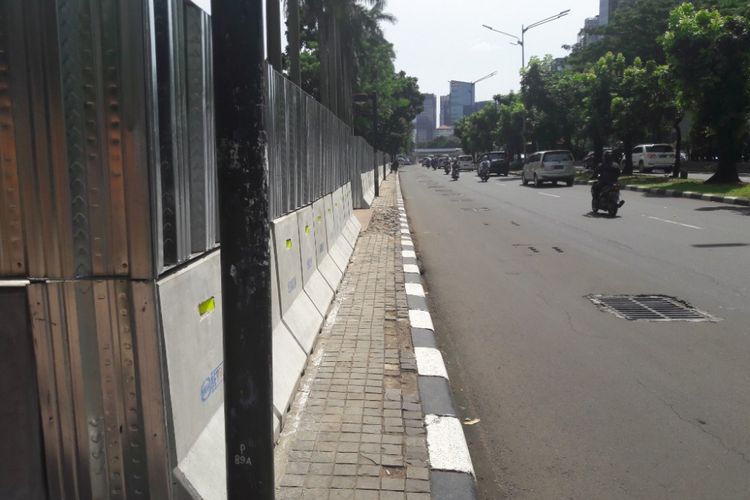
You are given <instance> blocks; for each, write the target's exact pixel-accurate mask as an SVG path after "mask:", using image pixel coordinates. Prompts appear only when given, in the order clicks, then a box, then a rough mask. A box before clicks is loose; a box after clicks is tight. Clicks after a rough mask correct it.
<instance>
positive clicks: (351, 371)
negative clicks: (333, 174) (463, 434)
mask: <svg viewBox="0 0 750 500" xmlns="http://www.w3.org/2000/svg"><path fill="white" fill-rule="evenodd" d="M395 189H396V186H395V176H390V177H389V178H388V179H386V180H385V181H384V182H383V184H382V186H381V196H380V197H379V198H377V199H376V200H375V202H374V203H373V207H372V218H371V220H370V223H369V226H368V227H367V229H366V230H365V231H364V232H362V233H361V235H360V238H359V240H358V242H357V246H356V248H355V249H354V254H353V256H352V261H351V263H350V264H349V267H348V269H347V272H346V274H345V276H344V279H343V281H342V284H341V287H340V289H339V292H338V294H337V297H336V299H335V304H334V306H333V307H332V309H331V313H330V314H329V317H328V320H327V321H326V324H325V326H324V328H323V331H322V332H321V334H320V336H319V339H318V343H317V345H316V347H315V351H314V352H313V355H312V356H311V357H310V361H309V362H308V366H307V370H306V374H305V376H304V377H303V380H302V382H301V383H300V390H299V391H298V393H297V395H296V397H295V400H294V403H293V405H292V408H291V410H290V413H289V414H288V415H287V418H286V423H285V427H284V429H283V431H282V434H281V438H280V441H279V444H278V446H277V448H276V471H277V472H276V474H277V478H276V484H277V487H276V498H278V499H299V498H305V499H308V498H312V499H331V500H333V499H379V500H391V499H393V500H398V499H401V500H427V499H429V498H430V481H429V479H430V477H429V464H428V458H427V444H426V439H425V427H424V415H423V413H422V406H421V404H420V400H419V393H418V389H417V367H416V361H415V358H414V350H413V347H412V343H411V335H410V329H409V313H408V307H407V302H406V294H405V292H404V275H403V270H402V259H401V243H400V223H399V213H398V209H397V208H396V193H395Z"/></svg>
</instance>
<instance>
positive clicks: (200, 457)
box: [175, 404, 281, 500]
mask: <svg viewBox="0 0 750 500" xmlns="http://www.w3.org/2000/svg"><path fill="white" fill-rule="evenodd" d="M273 429H274V436H276V438H278V435H279V432H280V430H281V425H280V423H279V419H278V418H277V417H276V416H274V419H273ZM224 435H225V434H224V405H223V404H222V405H221V406H219V408H218V409H217V410H216V412H215V413H214V414H213V416H212V417H211V419H210V420H209V422H208V424H207V425H206V427H205V429H203V432H201V434H200V436H199V437H198V440H197V441H196V443H195V446H193V447H192V448H191V449H190V451H189V452H188V454H187V456H186V457H185V458H184V459H183V460H182V462H180V463H179V464H178V466H177V468H176V469H175V479H177V486H176V489H177V490H178V491H177V492H175V493H176V494H175V498H194V499H201V500H225V499H226V497H227V471H226V465H225V464H224V460H223V458H222V457H224V454H225V453H226V444H225V442H224ZM217 457H218V458H217ZM180 490H181V491H180Z"/></svg>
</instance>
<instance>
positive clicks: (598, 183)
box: [591, 151, 625, 206]
mask: <svg viewBox="0 0 750 500" xmlns="http://www.w3.org/2000/svg"><path fill="white" fill-rule="evenodd" d="M619 178H620V169H619V168H618V167H617V165H616V164H615V163H614V162H613V161H612V152H611V151H605V152H604V155H603V156H602V162H601V163H600V164H598V165H597V166H596V167H595V168H594V174H593V175H592V176H591V179H592V180H593V181H595V182H594V185H593V186H592V187H591V196H592V197H593V198H594V199H598V198H599V194H600V193H601V192H602V190H603V189H604V188H606V187H609V186H614V185H615V184H617V181H618V179H619ZM624 204H625V201H623V200H621V201H620V206H622V205H624Z"/></svg>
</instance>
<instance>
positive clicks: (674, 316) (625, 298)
mask: <svg viewBox="0 0 750 500" xmlns="http://www.w3.org/2000/svg"><path fill="white" fill-rule="evenodd" d="M588 298H589V300H591V302H593V303H594V304H596V305H597V306H599V307H600V308H602V309H603V310H605V311H607V312H610V313H612V314H614V315H615V316H618V317H620V318H624V319H627V320H631V321H717V320H718V318H715V317H713V316H711V315H710V314H708V313H705V312H703V311H700V310H698V309H696V308H695V307H693V306H691V305H690V304H688V303H687V302H684V301H682V300H679V299H676V298H674V297H668V296H666V295H589V296H588Z"/></svg>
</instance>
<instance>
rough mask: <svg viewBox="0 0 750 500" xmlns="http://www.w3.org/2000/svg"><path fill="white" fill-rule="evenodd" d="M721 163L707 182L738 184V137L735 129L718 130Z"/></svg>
mask: <svg viewBox="0 0 750 500" xmlns="http://www.w3.org/2000/svg"><path fill="white" fill-rule="evenodd" d="M717 135H718V145H719V165H718V167H717V168H716V173H715V174H714V175H712V176H711V177H710V178H709V179H708V180H707V181H706V184H738V183H740V176H739V174H738V173H737V157H738V156H739V155H738V154H737V142H738V141H737V138H736V137H735V133H734V130H719V131H718V134H717Z"/></svg>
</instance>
